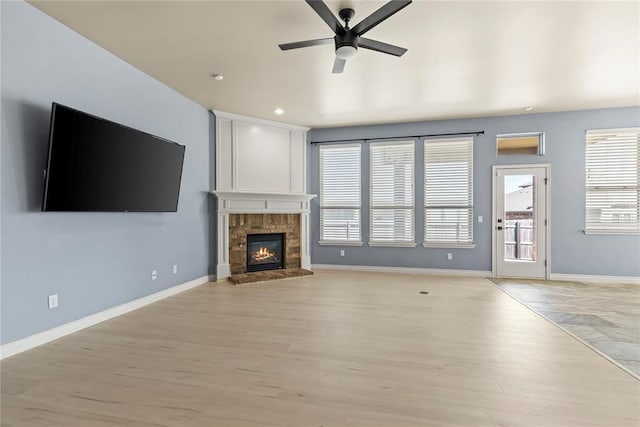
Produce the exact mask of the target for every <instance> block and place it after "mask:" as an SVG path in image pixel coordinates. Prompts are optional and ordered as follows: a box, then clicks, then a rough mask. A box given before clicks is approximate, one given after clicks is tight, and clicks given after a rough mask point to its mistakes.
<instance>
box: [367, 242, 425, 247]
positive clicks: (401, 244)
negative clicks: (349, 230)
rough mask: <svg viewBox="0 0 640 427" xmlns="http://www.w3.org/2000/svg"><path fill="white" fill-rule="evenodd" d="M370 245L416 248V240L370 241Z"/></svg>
mask: <svg viewBox="0 0 640 427" xmlns="http://www.w3.org/2000/svg"><path fill="white" fill-rule="evenodd" d="M369 246H374V247H386V248H415V247H416V242H369Z"/></svg>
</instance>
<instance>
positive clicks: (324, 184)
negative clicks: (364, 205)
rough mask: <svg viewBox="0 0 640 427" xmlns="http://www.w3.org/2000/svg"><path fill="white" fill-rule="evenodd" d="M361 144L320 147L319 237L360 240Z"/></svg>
mask: <svg viewBox="0 0 640 427" xmlns="http://www.w3.org/2000/svg"><path fill="white" fill-rule="evenodd" d="M360 152H361V148H360V144H348V145H347V144H342V145H332V146H324V147H320V240H321V242H360V241H361V237H360V209H361V205H360V203H361V202H360V179H361V177H360V169H361V167H360V156H361V154H360Z"/></svg>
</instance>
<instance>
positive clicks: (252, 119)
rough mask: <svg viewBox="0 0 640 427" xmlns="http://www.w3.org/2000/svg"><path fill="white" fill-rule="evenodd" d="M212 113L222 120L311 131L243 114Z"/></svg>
mask: <svg viewBox="0 0 640 427" xmlns="http://www.w3.org/2000/svg"><path fill="white" fill-rule="evenodd" d="M211 111H213V114H214V115H215V116H216V118H218V117H220V118H224V119H228V120H234V121H236V120H240V121H242V122H249V123H255V124H262V125H267V126H274V127H279V128H285V129H290V130H300V131H303V132H307V131H308V130H309V129H311V128H308V127H305V126H298V125H292V124H289V123H284V122H276V121H273V120H265V119H258V118H256V117H250V116H243V115H242V114H235V113H227V112H225V111H220V110H211Z"/></svg>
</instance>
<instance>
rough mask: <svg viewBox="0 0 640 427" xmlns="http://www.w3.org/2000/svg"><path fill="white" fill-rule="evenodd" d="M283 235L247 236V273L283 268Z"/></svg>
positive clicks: (284, 256) (284, 246)
mask: <svg viewBox="0 0 640 427" xmlns="http://www.w3.org/2000/svg"><path fill="white" fill-rule="evenodd" d="M285 249H286V245H285V233H266V234H247V272H251V271H262V270H277V269H279V268H284V265H285V264H284V262H285V259H286V255H285Z"/></svg>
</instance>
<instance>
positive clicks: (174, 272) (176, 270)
mask: <svg viewBox="0 0 640 427" xmlns="http://www.w3.org/2000/svg"><path fill="white" fill-rule="evenodd" d="M173 274H178V266H177V265H174V266H173Z"/></svg>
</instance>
